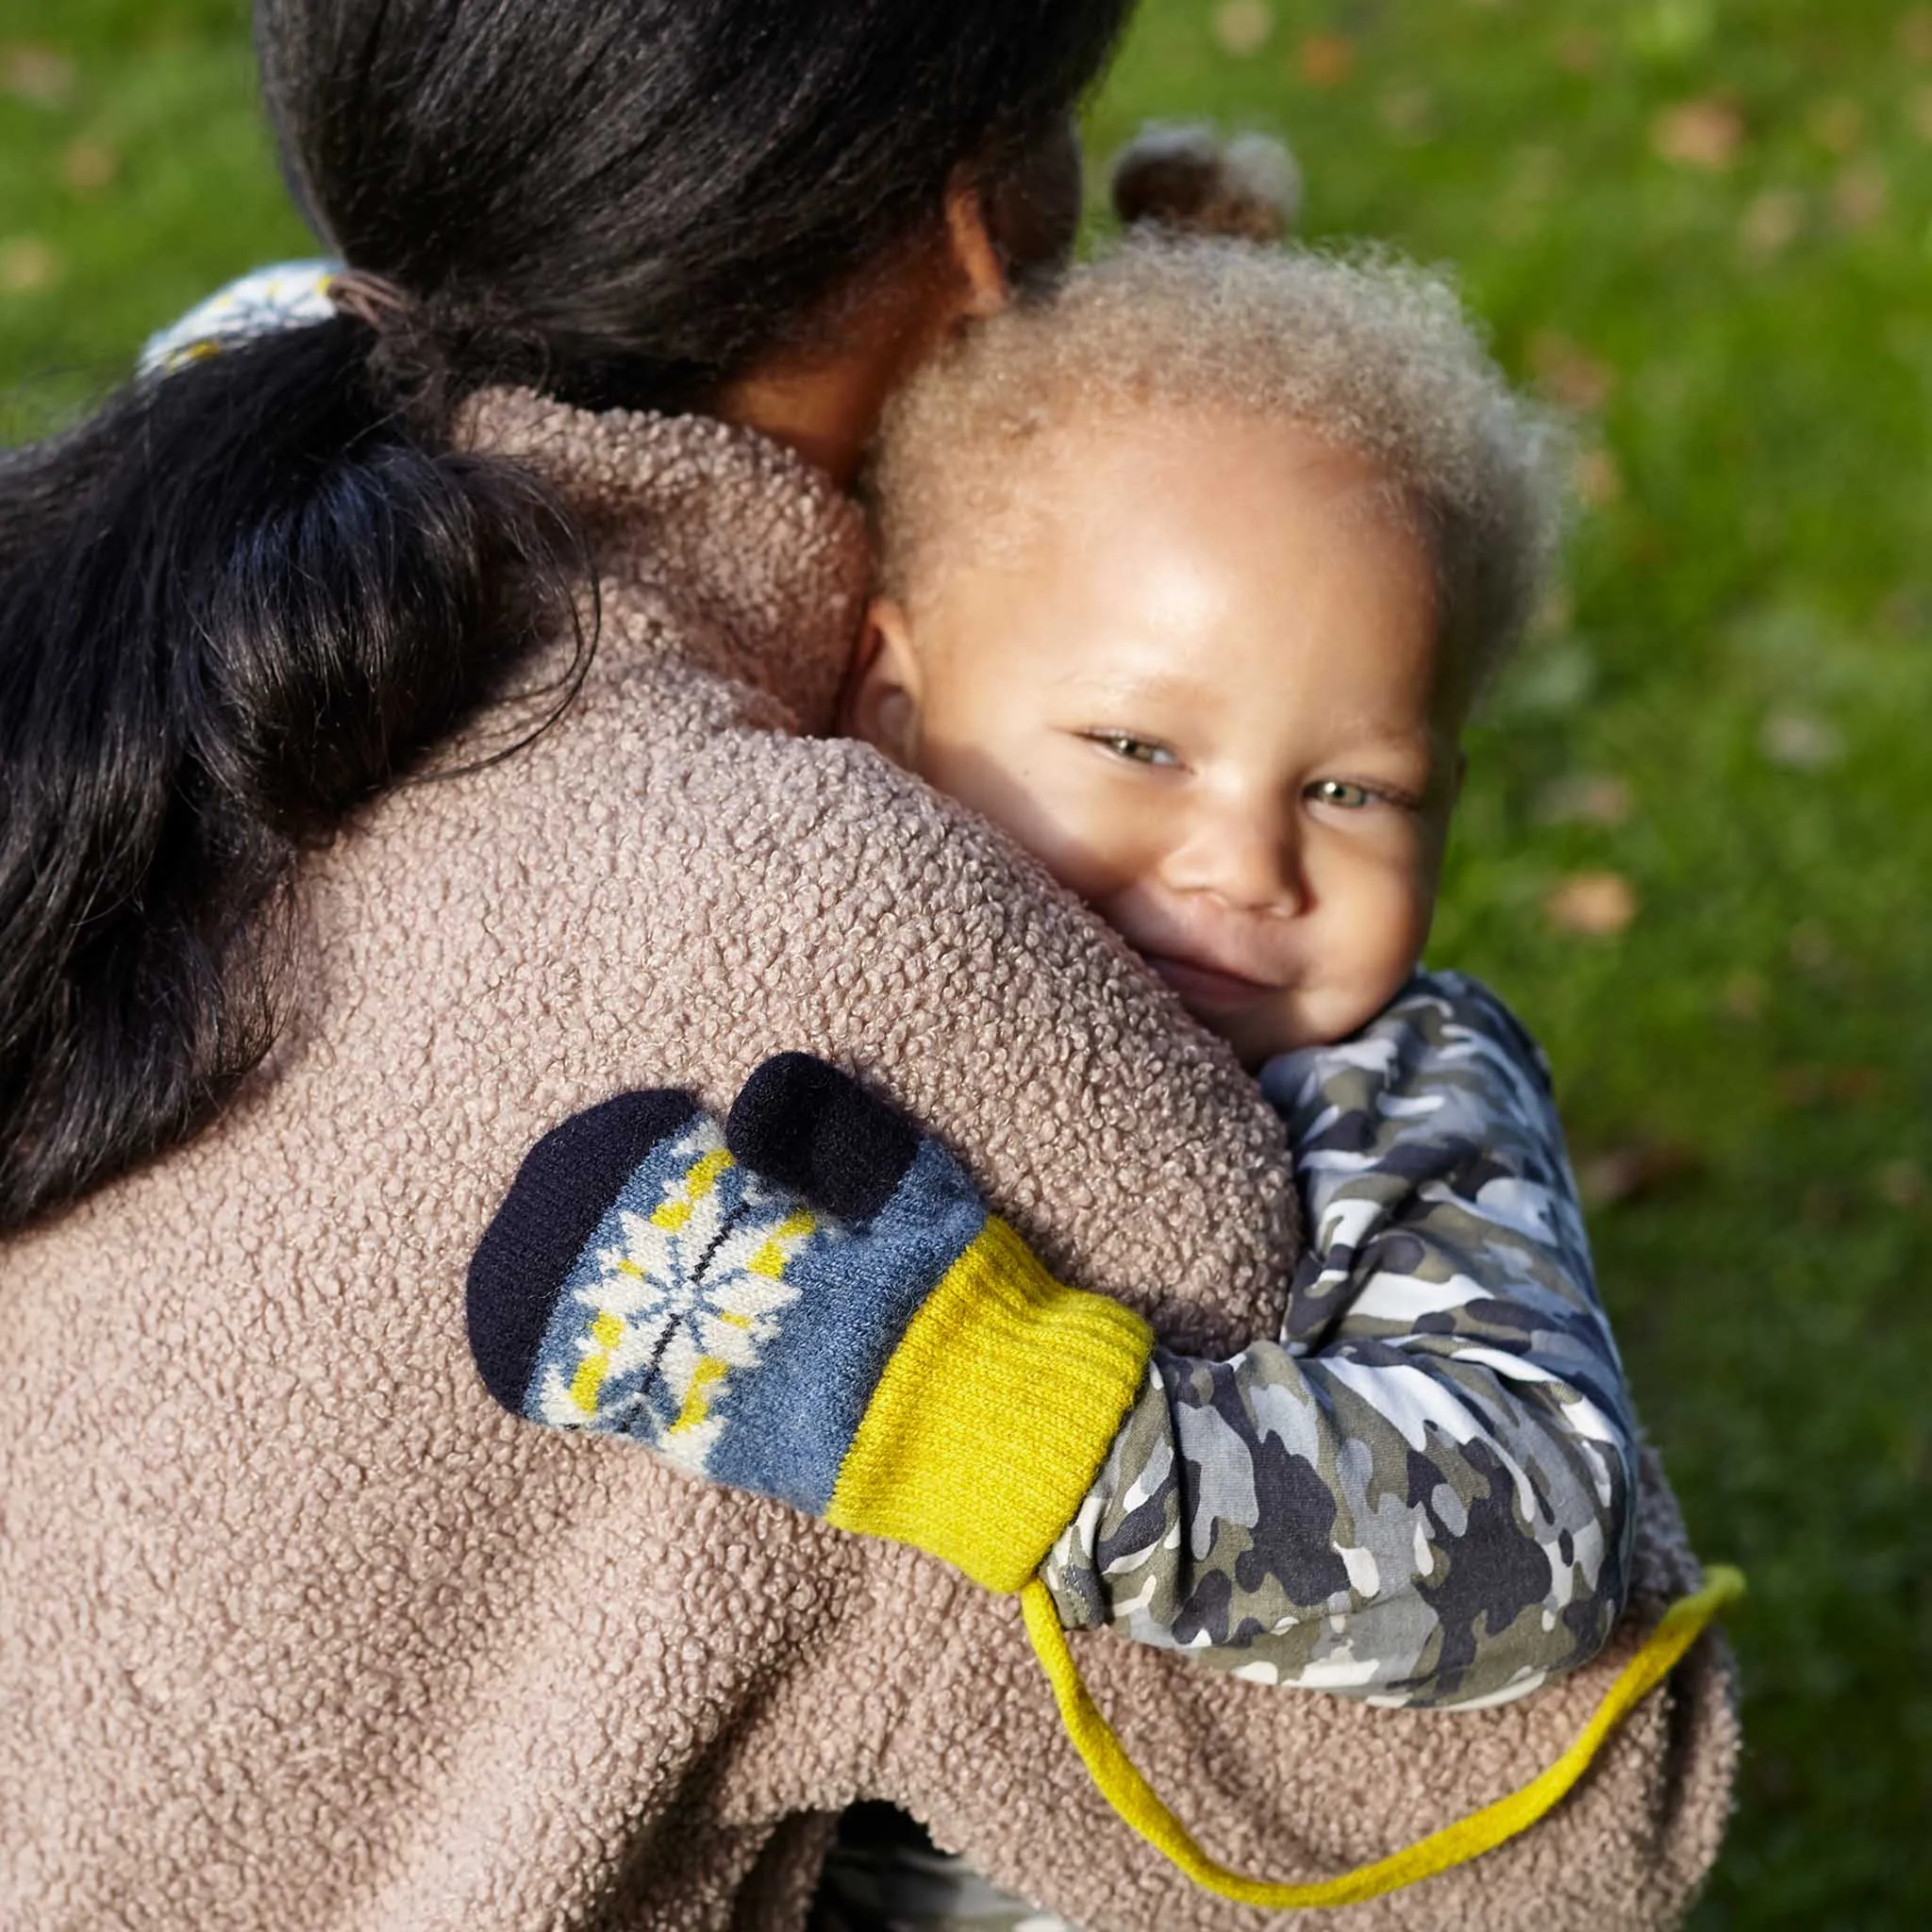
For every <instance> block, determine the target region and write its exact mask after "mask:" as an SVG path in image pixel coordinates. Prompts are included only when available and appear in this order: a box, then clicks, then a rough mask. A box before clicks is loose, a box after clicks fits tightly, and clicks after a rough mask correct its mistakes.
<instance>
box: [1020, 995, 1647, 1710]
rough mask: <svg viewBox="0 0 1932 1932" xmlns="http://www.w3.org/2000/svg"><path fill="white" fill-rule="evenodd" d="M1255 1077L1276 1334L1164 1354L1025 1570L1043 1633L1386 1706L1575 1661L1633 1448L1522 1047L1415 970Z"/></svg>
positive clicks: (1603, 1582)
mask: <svg viewBox="0 0 1932 1932" xmlns="http://www.w3.org/2000/svg"><path fill="white" fill-rule="evenodd" d="M1262 1079H1263V1085H1264V1087H1265V1088H1266V1089H1267V1091H1268V1092H1269V1096H1270V1098H1271V1099H1273V1100H1274V1102H1275V1104H1276V1106H1277V1107H1279V1108H1280V1109H1281V1111H1282V1113H1283V1115H1284V1118H1285V1119H1286V1121H1287V1123H1288V1125H1289V1130H1290V1133H1291V1139H1292V1141H1293V1144H1294V1149H1295V1154H1296V1158H1297V1162H1298V1166H1299V1170H1300V1174H1301V1179H1302V1188H1303V1192H1304V1196H1305V1199H1306V1201H1307V1222H1308V1238H1309V1248H1308V1253H1307V1257H1306V1259H1305V1261H1304V1263H1303V1267H1302V1270H1301V1272H1300V1274H1299V1276H1298V1278H1297V1281H1296V1284H1295V1291H1294V1297H1293V1301H1292V1304H1291V1311H1290V1316H1289V1329H1288V1333H1287V1334H1286V1336H1285V1337H1284V1338H1283V1341H1281V1342H1280V1343H1274V1342H1261V1343H1257V1344H1256V1345H1255V1346H1254V1347H1252V1348H1250V1349H1248V1350H1246V1351H1245V1352H1244V1353H1243V1354H1241V1355H1240V1356H1238V1357H1235V1358H1234V1359H1233V1360H1232V1361H1227V1362H1214V1361H1198V1360H1190V1359H1187V1358H1184V1357H1176V1356H1173V1355H1170V1354H1168V1353H1167V1352H1166V1351H1165V1350H1159V1349H1157V1350H1156V1352H1155V1355H1154V1358H1153V1362H1152V1364H1151V1366H1150V1372H1149V1380H1148V1384H1147V1387H1146V1389H1145V1391H1144V1392H1143V1394H1142V1396H1141V1401H1140V1402H1139V1403H1138V1404H1137V1406H1136V1407H1135V1408H1134V1410H1133V1411H1132V1413H1131V1414H1130V1415H1129V1416H1128V1418H1127V1421H1126V1423H1125V1424H1124V1426H1123V1427H1122V1429H1121V1432H1120V1434H1119V1435H1118V1436H1117V1437H1116V1438H1115V1440H1114V1443H1113V1446H1112V1449H1111V1451H1110V1453H1109V1456H1108V1462H1107V1465H1106V1467H1105V1469H1104V1470H1103V1472H1102V1474H1101V1476H1100V1479H1099V1480H1098V1481H1097V1482H1096V1483H1095V1484H1094V1486H1093V1488H1092V1490H1091V1491H1090V1492H1089V1494H1088V1496H1087V1499H1086V1501H1085V1503H1084V1504H1083V1505H1082V1507H1081V1508H1080V1509H1079V1511H1078V1512H1077V1514H1076V1515H1075V1517H1074V1522H1073V1523H1072V1524H1070V1525H1069V1526H1068V1528H1067V1530H1066V1531H1065V1533H1064V1534H1063V1535H1062V1536H1061V1537H1060V1538H1059V1540H1058V1542H1057V1543H1056V1545H1055V1547H1054V1550H1053V1552H1052V1554H1051V1555H1050V1557H1048V1560H1047V1563H1046V1565H1045V1570H1044V1574H1045V1577H1046V1581H1047V1583H1048V1586H1049V1588H1050V1589H1051V1591H1052V1592H1053V1595H1054V1599H1055V1601H1056V1603H1057V1605H1058V1607H1059V1611H1060V1616H1061V1619H1062V1621H1063V1622H1064V1623H1066V1624H1070V1625H1080V1624H1112V1625H1113V1626H1114V1627H1115V1628H1116V1629H1118V1630H1120V1631H1122V1632H1123V1633H1124V1634H1125V1635H1127V1636H1129V1637H1133V1638H1135V1639H1138V1640H1140V1641H1144V1642H1149V1643H1158V1644H1167V1645H1173V1646H1175V1647H1178V1648H1181V1649H1184V1650H1187V1651H1189V1652H1191V1653H1192V1654H1195V1655H1198V1656H1200V1657H1204V1658H1205V1659H1207V1660H1208V1661H1211V1662H1214V1663H1218V1664H1221V1665H1223V1666H1224V1667H1225V1668H1231V1669H1240V1670H1241V1671H1243V1672H1244V1673H1246V1674H1253V1675H1256V1676H1260V1677H1264V1678H1265V1679H1266V1680H1267V1681H1270V1682H1281V1683H1294V1684H1299V1685H1303V1686H1307V1687H1310V1688H1319V1689H1323V1690H1328V1691H1346V1692H1351V1693H1355V1694H1358V1695H1367V1696H1373V1697H1374V1698H1376V1699H1377V1700H1378V1701H1379V1700H1383V1699H1386V1700H1388V1701H1390V1702H1392V1703H1407V1704H1424V1703H1427V1704H1440V1703H1451V1702H1464V1701H1468V1700H1471V1699H1474V1698H1480V1697H1487V1696H1493V1695H1496V1694H1499V1693H1506V1692H1511V1691H1526V1690H1529V1689H1531V1688H1533V1687H1534V1686H1535V1685H1536V1684H1537V1683H1539V1682H1541V1680H1542V1678H1543V1677H1544V1676H1545V1675H1547V1674H1550V1673H1552V1672H1556V1671H1560V1670H1563V1669H1566V1668H1570V1667H1574V1665H1577V1664H1580V1663H1582V1662H1585V1661H1586V1660H1587V1659H1588V1658H1589V1657H1591V1656H1592V1655H1593V1654H1594V1653H1595V1651H1596V1650H1597V1649H1598V1648H1600V1647H1601V1645H1602V1644H1603V1642H1604V1641H1605V1640H1606V1639H1607V1637H1608V1635H1609V1632H1610V1629H1611V1626H1612V1625H1613V1624H1614V1623H1615V1621H1616V1619H1617V1616H1618V1614H1619V1613H1620V1611H1621V1609H1622V1607H1623V1601H1624V1593H1625V1591H1626V1588H1627V1570H1628V1563H1629V1553H1630V1541H1631V1536H1632V1533H1633V1530H1634V1499H1635V1483H1636V1454H1637V1452H1636V1441H1635V1431H1634V1426H1633V1424H1632V1421H1631V1417H1630V1412H1629V1406H1628V1401H1627V1397H1626V1394H1625V1391H1624V1379H1623V1374H1622V1370H1621V1367H1620V1365H1619V1363H1618V1359H1617V1353H1616V1348H1615V1344H1614V1343H1613V1342H1612V1341H1611V1339H1610V1333H1609V1328H1608V1325H1607V1323H1606V1321H1605V1319H1604V1315H1603V1311H1602V1309H1601V1307H1599V1306H1598V1303H1597V1300H1596V1295H1595V1291H1594V1289H1593V1287H1592V1284H1591V1267H1590V1257H1589V1250H1588V1247H1587V1245H1586V1242H1585V1240H1584V1234H1583V1227H1582V1220H1581V1215H1580V1213H1579V1211H1578V1208H1577V1204H1576V1198H1575V1191H1574V1184H1573V1182H1572V1180H1571V1176H1570V1171H1569V1166H1568V1163H1567V1161H1566V1160H1565V1158H1564V1155H1563V1145H1562V1137H1561V1130H1560V1128H1559V1127H1558V1125H1557V1119H1556V1113H1555V1109H1554V1108H1553V1107H1552V1105H1551V1102H1550V1098H1549V1092H1548V1088H1547V1085H1546V1083H1545V1080H1544V1077H1543V1074H1542V1070H1541V1056H1540V1055H1539V1054H1538V1053H1537V1050H1536V1048H1535V1046H1534V1044H1533V1043H1532V1042H1531V1041H1529V1039H1528V1037H1527V1036H1526V1035H1525V1034H1524V1032H1523V1030H1522V1029H1521V1028H1520V1027H1519V1026H1518V1025H1517V1024H1516V1023H1515V1022H1514V1021H1513V1020H1512V1019H1511V1018H1510V1017H1509V1015H1508V1014H1507V1012H1506V1011H1505V1010H1504V1009H1503V1008H1502V1007H1501V1006H1500V1005H1499V1004H1498V1003H1497V1002H1496V1001H1495V1000H1494V999H1493V998H1492V997H1491V995H1490V994H1488V993H1487V992H1485V991H1483V990H1482V989H1481V988H1479V987H1477V986H1475V985H1474V984H1473V983H1472V982H1470V981H1468V980H1466V979H1463V978H1461V977H1460V976H1459V975H1454V974H1434V975H1420V976H1419V977H1418V978H1417V979H1416V980H1415V981H1414V982H1413V983H1412V984H1411V985H1410V987H1409V988H1408V989H1407V991H1405V992H1404V993H1403V995H1402V996H1401V997H1400V998H1399V999H1397V1000H1396V1002H1395V1003H1394V1004H1393V1005H1392V1006H1391V1008H1389V1009H1388V1010H1387V1011H1386V1012H1384V1013H1383V1014H1382V1015H1381V1016H1380V1017H1379V1018H1378V1019H1376V1020H1375V1021H1374V1023H1373V1024H1371V1025H1369V1026H1368V1027H1367V1028H1365V1029H1364V1030H1363V1032H1362V1033H1361V1034H1359V1035H1357V1037H1356V1038H1354V1039H1352V1040H1350V1041H1344V1042H1342V1043H1341V1044H1339V1045H1336V1046H1331V1047H1322V1048H1314V1049H1310V1050H1307V1051H1306V1052H1302V1053H1298V1054H1294V1055H1291V1056H1287V1057H1284V1058H1282V1059H1279V1060H1276V1061H1274V1062H1272V1063H1271V1064H1270V1065H1269V1067H1268V1068H1266V1069H1265V1070H1264V1072H1263V1076H1262Z"/></svg>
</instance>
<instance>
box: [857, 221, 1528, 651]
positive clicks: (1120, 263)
mask: <svg viewBox="0 0 1932 1932" xmlns="http://www.w3.org/2000/svg"><path fill="white" fill-rule="evenodd" d="M1150 409H1184V410H1189V411H1205V412H1210V413H1211V412H1224V413H1231V414H1235V415H1240V416H1245V417H1255V416H1260V417H1267V418H1275V419H1279V420H1281V421H1283V422H1291V423H1294V424H1296V425H1301V426H1303V427H1305V428H1306V429H1307V430H1309V431H1311V432H1313V433H1314V434H1316V435H1317V436H1319V437H1322V438H1324V439H1328V440H1331V441H1334V442H1335V443H1337V444H1338V445H1341V446H1342V447H1345V448H1347V449H1350V450H1352V451H1354V452H1355V453H1357V455H1359V456H1361V457H1362V458H1366V459H1367V460H1368V461H1369V462H1371V463H1372V464H1373V465H1374V467H1375V468H1377V469H1378V470H1379V471H1380V472H1381V473H1382V475H1383V476H1384V478H1385V479H1386V482H1387V485H1388V487H1389V490H1390V492H1391V497H1392V499H1393V500H1394V501H1396V502H1397V503H1399V504H1400V505H1401V506H1402V507H1403V508H1405V509H1406V510H1407V512H1408V513H1409V514H1410V515H1411V516H1412V517H1413V518H1414V519H1415V522H1416V525H1417V527H1418V529H1419V530H1420V531H1421V532H1422V534H1423V535H1424V538H1425V539H1426V541H1428V542H1429V544H1430V546H1431V548H1432V550H1433V552H1434V556H1435V562H1436V573H1437V585H1438V596H1439V600H1440V611H1441V635H1442V637H1443V639H1444V641H1445V642H1446V643H1448V644H1449V646H1450V647H1451V648H1452V649H1454V650H1456V651H1457V653H1458V654H1461V653H1467V654H1468V655H1467V657H1466V658H1464V660H1463V661H1464V663H1465V665H1466V667H1467V669H1468V671H1469V673H1470V675H1471V677H1472V681H1473V683H1480V682H1481V681H1482V680H1483V679H1484V678H1485V677H1486V676H1487V675H1488V674H1489V673H1490V672H1491V671H1493V670H1494V668H1495V667H1496V665H1497V664H1498V663H1499V662H1500V661H1501V660H1502V658H1504V657H1505V656H1506V655H1507V652H1508V650H1509V649H1510V647H1511V646H1512V645H1513V644H1514V643H1515V642H1516V641H1517V640H1518V639H1519V637H1520V636H1521V634H1522V632H1523V629H1524V625H1525V624H1526V623H1527V621H1528V619H1529V616H1530V613H1531V610H1532V608H1533V607H1534V606H1535V604H1536V602H1537V599H1538V597H1539V595H1540V593H1541V587H1542V582H1543V577H1544V574H1545V571H1546V569H1547V567H1548V565H1549V561H1550V558H1551V554H1552V551H1553V549H1554V545H1555V541H1556V536H1557V527H1558V525H1559V521H1560V516H1559V512H1560V508H1561V504H1562V500H1563V499H1562V491H1561V487H1560V485H1559V482H1558V475H1559V471H1558V466H1557V460H1556V458H1557V436H1556V432H1555V428H1554V425H1553V423H1552V421H1551V419H1550V418H1548V417H1547V416H1546V415H1545V413H1544V412H1543V411H1542V410H1541V409H1540V408H1537V407H1536V406H1534V405H1533V404H1531V403H1530V402H1528V401H1527V400H1526V399H1524V397H1522V396H1520V395H1518V394H1517V393H1515V392H1514V391H1512V390H1511V389H1510V388H1509V386H1508V384H1507V382H1506V381H1505V380H1504V378H1503V375H1502V373H1501V372H1500V371H1499V370H1498V369H1497V367H1496V365H1495V363H1494V362H1493V361H1492V360H1491V358H1490V357H1489V355H1488V353H1487V351H1486V350H1485V349H1484V347H1483V344H1482V342H1481V341H1480V340H1479V338H1478V337H1477V335H1476V333H1475V331H1474V328H1473V327H1472V325H1471V324H1470V322H1469V320H1468V318H1467V317H1466V315H1465V314H1464V312H1463V309H1462V306H1461V304H1460V302H1459V301H1458V300H1457V295H1456V292H1455V291H1454V290H1453V289H1452V288H1451V286H1450V285H1449V283H1448V282H1447V281H1446V280H1445V279H1443V278H1442V277H1441V275H1436V274H1433V273H1430V272H1428V271H1426V270H1424V269H1421V268H1418V267H1416V266H1414V265H1413V264H1411V263H1408V262H1406V261H1403V260H1400V259H1398V258H1395V257H1394V256H1392V255H1391V254H1388V253H1386V252H1383V251H1379V250H1366V249H1363V250H1357V251H1354V252H1351V253H1348V254H1328V253H1323V252H1320V251H1317V250H1314V249H1309V248H1304V247H1298V246H1297V247H1289V248H1285V249H1277V248H1268V247H1260V246H1257V245H1255V244H1253V243H1249V242H1236V241H1228V240H1224V239H1219V238H1213V237H1202V236H1198V235H1195V236H1190V235H1185V234H1174V233H1161V232H1156V233H1152V234H1145V235H1141V234H1136V235H1130V236H1129V237H1128V238H1127V239H1126V240H1125V241H1124V242H1122V243H1121V244H1120V245H1119V246H1118V247H1117V248H1115V249H1114V250H1113V251H1112V252H1111V253H1109V254H1108V255H1106V256H1104V257H1103V258H1100V259H1098V260H1096V261H1093V262H1091V263H1090V264H1088V265H1086V266H1084V267H1081V268H1079V269H1076V270H1075V271H1074V273H1073V274H1072V275H1069V276H1068V277H1067V279H1066V280H1065V281H1064V282H1063V283H1062V284H1061V285H1060V286H1059V288H1058V290H1056V291H1053V292H1052V293H1051V294H1049V295H1047V296H1045V297H1044V298H1042V299H1040V300H1037V301H1033V302H1028V303H1025V304H1023V305H1020V306H1017V307H1015V308H1009V309H1008V310H1007V311H1006V312H1004V313H1003V314H1000V315H998V316H995V317H993V318H991V320H990V321H988V322H986V323H984V324H982V325H980V326H978V327H977V328H976V329H974V331H973V332H972V333H971V334H970V335H968V336H966V337H964V338H963V339H962V340H961V341H959V342H958V344H957V345H956V346H954V347H953V348H951V349H950V350H948V351H946V352H944V353H941V355H939V356H937V357H935V358H933V359H932V360H931V361H930V362H929V363H928V364H927V365H926V366H925V368H924V369H923V370H922V371H921V372H920V373H919V374H918V375H916V376H914V377H913V379H912V380H911V381H910V382H908V384H907V386H906V387H905V388H904V389H903V390H902V391H900V393H899V394H898V396H897V397H896V398H895V399H894V401H893V403H892V405H891V408H889V410H888V412H887V416H886V420H885V423H884V425H883V427H882V430H881V435H880V440H879V443H878V447H877V450H876V453H875V455H874V462H873V467H872V471H871V475H870V483H869V495H870V499H871V502H872V506H873V509H874V521H875V526H876V531H877V538H878V544H879V552H880V558H881V571H882V588H883V590H884V591H885V592H886V594H888V595H891V596H894V597H897V598H900V599H902V600H904V601H907V602H908V603H910V604H912V605H914V606H915V607H916V605H917V604H918V602H919V601H920V597H921V593H922V591H923V589H924V588H927V587H930V586H931V585H933V584H935V583H936V582H937V581H938V580H939V579H940V577H941V576H942V575H943V574H944V573H945V572H946V571H948V570H949V569H951V568H952V567H953V565H954V564H955V563H956V562H957V560H958V558H961V557H963V556H968V555H974V554H977V555H979V556H982V557H983V556H984V555H985V554H986V551H987V549H988V546H989V545H990V544H992V545H997V544H998V543H999V542H1000V541H1002V539H1003V537H1004V536H1008V535H1010V533H1011V531H1012V529H1013V523H1012V519H1013V518H1014V516H1015V514H1016V513H1024V511H1025V510H1026V509H1027V508H1029V506H1030V505H1031V503H1032V501H1033V498H1032V496H1031V495H1030V493H1029V490H1028V485H1029V484H1031V483H1033V482H1035V481H1038V480H1042V479H1041V478H1040V477H1039V475H1038V473H1039V472H1040V471H1041V469H1042V468H1044V467H1045V466H1044V465H1043V464H1042V463H1041V456H1042V454H1045V453H1046V452H1048V451H1049V450H1056V449H1057V447H1058V446H1057V444H1056V443H1055V441H1054V439H1055V433H1056V432H1057V431H1059V430H1062V429H1064V428H1066V427H1068V426H1070V425H1076V424H1084V423H1096V422H1097V423H1102V424H1104V423H1106V422H1107V421H1108V420H1109V419H1119V418H1124V417H1129V416H1134V415H1139V414H1141V413H1144V412H1145V411H1148V410H1150ZM1206 433H1208V434H1211V433H1212V431H1211V427H1210V428H1209V429H1208V431H1207V432H1206Z"/></svg>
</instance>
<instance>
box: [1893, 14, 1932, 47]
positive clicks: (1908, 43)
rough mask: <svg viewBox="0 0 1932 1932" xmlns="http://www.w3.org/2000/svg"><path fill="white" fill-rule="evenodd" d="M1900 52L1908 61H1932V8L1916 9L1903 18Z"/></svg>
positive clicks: (1899, 42)
mask: <svg viewBox="0 0 1932 1932" xmlns="http://www.w3.org/2000/svg"><path fill="white" fill-rule="evenodd" d="M1898 50H1899V52H1900V53H1901V54H1903V55H1904V56H1905V57H1906V58H1907V60H1932V7H1914V8H1912V9H1911V10H1910V12H1908V13H1907V14H1905V15H1903V16H1902V17H1901V19H1900V21H1899V24H1898Z"/></svg>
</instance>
